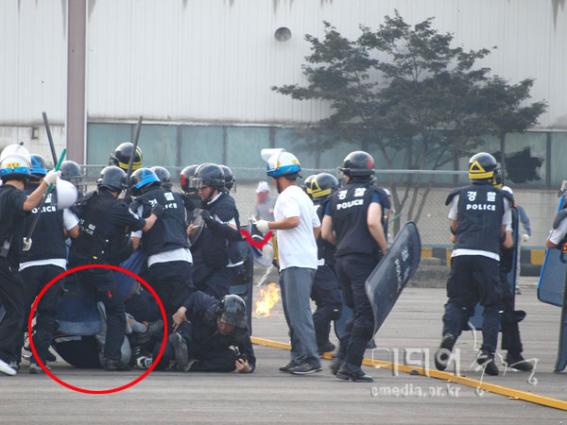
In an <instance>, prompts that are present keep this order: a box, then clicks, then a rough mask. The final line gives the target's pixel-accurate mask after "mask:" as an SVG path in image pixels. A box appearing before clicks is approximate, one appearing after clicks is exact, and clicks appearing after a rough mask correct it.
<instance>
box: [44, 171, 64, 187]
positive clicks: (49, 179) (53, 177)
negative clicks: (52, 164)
mask: <svg viewBox="0 0 567 425" xmlns="http://www.w3.org/2000/svg"><path fill="white" fill-rule="evenodd" d="M60 175H61V171H55V170H51V171H49V172H48V173H47V174H46V175H45V177H44V178H43V181H44V182H45V183H47V184H48V185H52V184H55V183H57V179H58V178H59V176H60Z"/></svg>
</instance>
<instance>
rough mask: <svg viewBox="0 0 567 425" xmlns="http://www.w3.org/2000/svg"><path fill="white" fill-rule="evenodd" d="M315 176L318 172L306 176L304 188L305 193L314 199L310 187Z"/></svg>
mask: <svg viewBox="0 0 567 425" xmlns="http://www.w3.org/2000/svg"><path fill="white" fill-rule="evenodd" d="M315 176H317V174H311V175H310V176H307V177H305V179H304V180H303V186H302V189H303V191H304V192H305V193H307V196H309V197H310V198H311V199H313V197H312V196H311V192H310V191H309V188H310V187H311V182H312V181H313V180H315Z"/></svg>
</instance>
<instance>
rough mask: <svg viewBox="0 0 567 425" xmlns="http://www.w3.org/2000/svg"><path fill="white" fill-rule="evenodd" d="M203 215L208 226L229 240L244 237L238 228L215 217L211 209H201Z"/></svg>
mask: <svg viewBox="0 0 567 425" xmlns="http://www.w3.org/2000/svg"><path fill="white" fill-rule="evenodd" d="M201 217H203V221H204V222H205V223H206V224H207V227H208V228H209V229H211V231H213V232H214V233H216V234H218V235H219V236H221V237H222V238H224V239H227V240H229V241H239V240H241V239H242V235H241V234H240V232H239V231H238V230H237V229H235V228H233V227H231V226H229V225H228V224H224V223H219V222H218V221H216V220H215V219H214V218H213V216H212V215H211V213H210V212H209V211H207V210H203V211H201Z"/></svg>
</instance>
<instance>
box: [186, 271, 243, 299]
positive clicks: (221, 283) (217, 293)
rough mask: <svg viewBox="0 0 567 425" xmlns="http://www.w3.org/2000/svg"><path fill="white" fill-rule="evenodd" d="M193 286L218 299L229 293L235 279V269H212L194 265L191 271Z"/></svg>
mask: <svg viewBox="0 0 567 425" xmlns="http://www.w3.org/2000/svg"><path fill="white" fill-rule="evenodd" d="M193 280H194V282H195V287H196V288H197V289H198V290H199V291H203V292H205V293H207V294H209V295H211V296H213V297H215V298H216V299H218V300H220V299H222V297H224V296H225V295H226V294H228V293H229V291H230V287H231V286H232V284H233V283H234V281H235V271H234V270H233V269H230V268H228V267H222V268H220V269H212V268H209V267H207V266H205V265H200V266H196V268H195V272H194V273H193Z"/></svg>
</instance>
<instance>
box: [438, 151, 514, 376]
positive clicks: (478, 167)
mask: <svg viewBox="0 0 567 425" xmlns="http://www.w3.org/2000/svg"><path fill="white" fill-rule="evenodd" d="M479 155H481V156H480V157H479ZM495 169H496V161H495V160H494V158H493V157H492V156H491V155H489V154H477V155H475V156H473V157H472V158H471V160H470V163H469V178H470V179H471V181H472V182H473V184H472V185H470V186H466V187H463V188H459V189H456V190H454V191H453V192H452V193H451V194H450V195H449V197H448V199H447V202H446V203H447V204H451V206H452V211H451V212H450V215H449V218H450V219H451V220H456V221H457V227H456V229H455V232H454V233H455V246H454V249H453V254H452V258H451V272H450V274H449V279H448V281H447V297H448V301H447V304H445V314H444V316H443V340H442V342H441V346H440V350H439V351H438V352H437V353H436V355H435V364H436V366H437V368H438V369H445V367H446V366H447V360H448V354H447V351H449V352H450V351H451V350H452V348H453V346H454V344H455V341H456V340H457V338H458V336H459V335H460V333H461V329H462V328H463V326H464V324H465V323H466V321H467V319H468V318H469V317H470V315H471V314H472V311H473V309H474V306H475V305H476V303H477V302H480V304H481V305H482V306H483V307H484V312H483V329H482V334H483V344H482V347H481V350H482V354H481V356H480V357H479V359H478V360H479V363H481V364H486V365H487V367H486V372H487V373H488V374H493V375H497V374H498V369H497V367H496V365H495V364H494V361H493V359H494V353H495V352H496V345H497V342H498V331H499V328H500V315H499V309H500V303H501V298H502V287H501V284H500V278H499V277H500V250H501V244H502V225H503V224H504V225H508V224H510V223H507V222H506V220H508V219H509V215H505V213H506V211H509V204H510V200H511V198H510V196H511V195H510V194H509V193H508V192H504V191H501V190H499V189H496V188H494V187H493V186H492V178H493V175H494V170H495ZM471 170H472V171H471ZM477 176H480V177H479V178H477ZM507 198H508V199H507ZM505 199H506V201H505ZM455 206H456V216H455V215H454V211H455Z"/></svg>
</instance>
